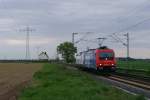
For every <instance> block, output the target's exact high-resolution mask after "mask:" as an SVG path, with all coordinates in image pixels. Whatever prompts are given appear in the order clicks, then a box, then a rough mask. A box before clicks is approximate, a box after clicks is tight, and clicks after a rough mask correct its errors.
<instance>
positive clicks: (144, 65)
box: [117, 60, 150, 72]
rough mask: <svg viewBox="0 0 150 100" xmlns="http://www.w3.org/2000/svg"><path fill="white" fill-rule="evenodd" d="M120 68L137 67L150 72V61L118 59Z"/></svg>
mask: <svg viewBox="0 0 150 100" xmlns="http://www.w3.org/2000/svg"><path fill="white" fill-rule="evenodd" d="M117 67H118V68H125V69H136V70H145V71H149V72H150V62H148V61H142V60H136V61H118V62H117Z"/></svg>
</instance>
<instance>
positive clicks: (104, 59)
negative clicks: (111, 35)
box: [96, 49, 116, 71]
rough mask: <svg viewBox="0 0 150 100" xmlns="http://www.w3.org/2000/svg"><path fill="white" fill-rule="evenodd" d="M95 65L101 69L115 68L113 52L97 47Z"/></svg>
mask: <svg viewBox="0 0 150 100" xmlns="http://www.w3.org/2000/svg"><path fill="white" fill-rule="evenodd" d="M96 67H97V69H98V70H101V69H111V70H114V71H115V69H116V59H115V53H114V51H113V50H112V49H97V50H96Z"/></svg>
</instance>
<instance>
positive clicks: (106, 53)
mask: <svg viewBox="0 0 150 100" xmlns="http://www.w3.org/2000/svg"><path fill="white" fill-rule="evenodd" d="M77 64H82V65H84V67H86V68H89V69H95V70H98V71H99V70H105V69H107V70H110V71H115V70H116V59H115V53H114V50H112V49H109V48H107V47H101V48H97V49H89V50H87V51H84V52H80V53H79V54H77Z"/></svg>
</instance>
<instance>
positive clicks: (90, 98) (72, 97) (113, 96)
mask: <svg viewBox="0 0 150 100" xmlns="http://www.w3.org/2000/svg"><path fill="white" fill-rule="evenodd" d="M18 100H145V99H144V97H143V96H133V95H131V94H128V93H125V92H123V91H121V90H118V89H116V88H113V87H111V86H108V85H105V84H104V83H102V82H97V81H96V80H94V79H92V78H91V76H90V75H89V74H86V73H84V72H80V71H77V70H72V69H67V68H66V67H64V66H63V65H58V64H45V66H44V67H43V69H42V70H41V71H39V72H36V73H35V74H34V81H33V83H32V85H31V86H29V87H27V88H25V89H24V90H23V91H22V93H21V95H20V97H19V99H18Z"/></svg>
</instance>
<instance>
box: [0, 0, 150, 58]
mask: <svg viewBox="0 0 150 100" xmlns="http://www.w3.org/2000/svg"><path fill="white" fill-rule="evenodd" d="M149 11H150V1H149V0H0V59H4V58H6V59H23V58H25V38H26V33H25V32H23V31H21V30H23V29H24V28H26V26H30V27H31V28H32V29H33V31H32V32H31V33H30V47H31V48H30V51H31V56H32V58H36V57H37V53H38V52H40V51H47V52H48V54H49V56H50V58H53V57H55V55H56V47H57V45H58V44H59V43H62V42H64V41H71V35H72V33H73V32H78V33H79V34H78V35H76V36H75V40H76V41H77V40H78V39H80V38H81V37H83V36H84V35H85V33H86V32H91V33H90V34H87V36H86V37H84V38H85V39H87V40H94V39H95V38H98V37H107V40H106V41H104V45H107V46H108V47H110V48H113V49H114V50H115V51H116V55H117V56H120V57H124V56H126V47H124V46H123V45H122V44H121V43H119V42H117V41H115V40H113V39H112V38H111V37H110V35H112V33H116V35H117V36H118V37H119V38H121V39H122V41H124V42H126V40H125V37H124V36H123V34H125V33H127V32H129V34H130V47H131V48H130V56H131V57H135V58H150V41H149V40H150V28H149V27H150V13H149ZM137 23H138V25H136V24H137ZM134 25H136V26H134ZM76 46H77V47H78V50H79V51H83V50H86V48H87V47H89V48H96V47H97V46H98V43H97V42H96V41H95V43H93V42H84V41H81V42H79V43H78V44H76Z"/></svg>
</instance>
